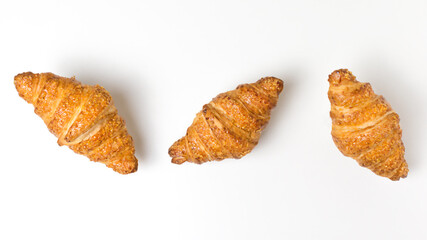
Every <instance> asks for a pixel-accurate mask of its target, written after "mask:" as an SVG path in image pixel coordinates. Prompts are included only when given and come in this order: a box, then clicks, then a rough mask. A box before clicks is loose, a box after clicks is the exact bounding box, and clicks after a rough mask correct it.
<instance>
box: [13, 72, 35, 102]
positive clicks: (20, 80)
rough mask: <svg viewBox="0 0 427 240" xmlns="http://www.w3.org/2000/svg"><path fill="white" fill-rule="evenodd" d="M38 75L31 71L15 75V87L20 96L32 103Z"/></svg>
mask: <svg viewBox="0 0 427 240" xmlns="http://www.w3.org/2000/svg"><path fill="white" fill-rule="evenodd" d="M38 80H39V75H38V74H34V73H32V72H26V73H21V74H18V75H16V76H15V81H14V83H15V87H16V90H17V91H18V94H19V96H20V97H22V98H23V99H24V100H25V101H27V102H28V103H33V92H34V91H35V88H37V82H38Z"/></svg>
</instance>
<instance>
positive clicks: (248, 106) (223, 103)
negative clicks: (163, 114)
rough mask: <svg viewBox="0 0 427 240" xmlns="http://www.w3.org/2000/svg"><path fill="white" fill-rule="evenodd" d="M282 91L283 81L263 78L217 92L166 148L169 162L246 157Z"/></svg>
mask: <svg viewBox="0 0 427 240" xmlns="http://www.w3.org/2000/svg"><path fill="white" fill-rule="evenodd" d="M282 90H283V81H282V80H280V79H277V78H274V77H266V78H262V79H260V80H258V81H257V82H255V83H252V84H242V85H239V86H238V87H237V88H236V89H235V90H232V91H228V92H225V93H221V94H219V95H218V96H216V97H215V98H214V99H212V101H211V102H210V103H208V104H206V105H204V106H203V109H202V111H200V112H199V113H197V115H196V117H195V118H194V121H193V123H192V125H191V126H190V127H189V128H188V129H187V134H186V135H185V136H184V137H183V138H181V139H179V140H178V141H176V142H175V143H174V144H173V145H172V146H171V147H170V148H169V155H170V156H171V157H172V163H175V164H182V163H184V162H187V161H188V162H192V163H197V164H201V163H204V162H208V161H220V160H223V159H225V158H236V159H238V158H241V157H243V156H245V155H246V154H248V153H249V152H251V151H252V149H253V148H254V147H255V146H256V145H257V144H258V140H259V138H260V135H261V131H262V130H263V129H264V127H265V126H266V125H267V123H268V121H269V119H270V111H271V109H272V108H273V107H274V106H276V104H277V100H278V97H279V94H280V92H281V91H282Z"/></svg>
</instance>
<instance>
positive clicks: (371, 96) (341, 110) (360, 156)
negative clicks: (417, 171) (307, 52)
mask: <svg viewBox="0 0 427 240" xmlns="http://www.w3.org/2000/svg"><path fill="white" fill-rule="evenodd" d="M328 97H329V100H330V102H331V112H330V115H331V118H332V138H333V140H334V142H335V145H336V146H337V147H338V149H339V150H340V151H341V152H342V153H343V154H344V155H345V156H348V157H352V158H354V159H355V160H356V161H357V162H358V163H359V165H360V166H362V167H366V168H368V169H370V170H371V171H372V172H374V173H375V174H377V175H379V176H383V177H387V178H389V179H391V180H393V181H396V180H399V179H400V178H405V177H406V176H407V174H408V171H409V170H408V164H407V163H406V161H405V158H404V153H405V147H404V146H403V142H402V140H401V138H402V130H401V129H400V126H399V115H397V113H396V112H394V111H393V109H392V108H391V106H390V104H389V103H388V102H387V101H386V100H385V99H384V97H383V96H379V95H376V94H375V93H374V91H373V90H372V87H371V85H370V84H369V83H361V82H358V81H357V80H356V77H355V76H353V74H352V73H351V72H350V71H348V70H347V69H340V70H336V71H334V72H333V73H332V74H331V75H329V91H328Z"/></svg>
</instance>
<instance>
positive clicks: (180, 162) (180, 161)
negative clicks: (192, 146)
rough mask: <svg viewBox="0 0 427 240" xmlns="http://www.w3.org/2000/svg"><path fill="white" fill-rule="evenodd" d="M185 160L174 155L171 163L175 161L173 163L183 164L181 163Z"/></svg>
mask: <svg viewBox="0 0 427 240" xmlns="http://www.w3.org/2000/svg"><path fill="white" fill-rule="evenodd" d="M186 161H187V159H185V158H184V157H174V158H172V161H171V162H172V163H175V164H183V163H185V162H186Z"/></svg>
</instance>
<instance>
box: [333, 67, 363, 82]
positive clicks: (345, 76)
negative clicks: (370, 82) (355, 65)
mask: <svg viewBox="0 0 427 240" xmlns="http://www.w3.org/2000/svg"><path fill="white" fill-rule="evenodd" d="M328 81H329V83H330V84H333V85H338V84H341V83H344V82H357V80H356V77H355V76H354V75H353V73H352V72H350V71H349V70H348V69H344V68H343V69H338V70H335V71H333V72H332V73H331V74H330V75H329V79H328Z"/></svg>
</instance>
